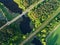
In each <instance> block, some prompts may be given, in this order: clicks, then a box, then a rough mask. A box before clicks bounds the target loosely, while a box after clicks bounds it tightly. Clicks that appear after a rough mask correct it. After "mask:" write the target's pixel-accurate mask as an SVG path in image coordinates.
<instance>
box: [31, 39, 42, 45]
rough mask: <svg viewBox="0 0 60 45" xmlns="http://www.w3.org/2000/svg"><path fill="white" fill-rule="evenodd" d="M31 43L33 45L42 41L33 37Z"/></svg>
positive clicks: (37, 44) (39, 44)
mask: <svg viewBox="0 0 60 45" xmlns="http://www.w3.org/2000/svg"><path fill="white" fill-rule="evenodd" d="M32 43H33V44H34V45H42V43H41V42H40V40H38V39H36V38H34V39H33V40H32Z"/></svg>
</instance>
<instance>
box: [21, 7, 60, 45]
mask: <svg viewBox="0 0 60 45" xmlns="http://www.w3.org/2000/svg"><path fill="white" fill-rule="evenodd" d="M59 12H60V7H59V8H58V9H57V10H56V11H54V13H53V14H52V15H51V17H49V18H48V19H47V20H46V21H45V22H44V23H43V24H42V25H41V26H40V27H39V28H38V29H36V31H35V32H33V33H32V34H30V35H29V37H27V39H26V40H24V41H23V42H22V43H20V45H24V44H25V43H26V42H28V41H29V40H30V39H31V38H33V37H34V36H35V35H36V34H37V33H38V32H39V31H41V30H42V29H43V28H44V27H45V26H46V25H47V24H48V23H49V22H50V21H51V20H52V19H53V18H54V17H55V16H57V14H58V13H59Z"/></svg>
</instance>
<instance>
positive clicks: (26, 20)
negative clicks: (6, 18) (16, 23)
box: [20, 16, 32, 34]
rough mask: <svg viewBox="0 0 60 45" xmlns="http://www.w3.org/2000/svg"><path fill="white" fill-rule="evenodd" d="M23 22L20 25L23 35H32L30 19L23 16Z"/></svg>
mask: <svg viewBox="0 0 60 45" xmlns="http://www.w3.org/2000/svg"><path fill="white" fill-rule="evenodd" d="M22 18H23V21H21V23H20V29H21V32H22V33H23V34H26V33H30V32H31V30H32V29H31V27H30V21H31V20H30V19H29V17H25V16H23V17H22Z"/></svg>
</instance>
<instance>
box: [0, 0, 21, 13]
mask: <svg viewBox="0 0 60 45" xmlns="http://www.w3.org/2000/svg"><path fill="white" fill-rule="evenodd" d="M0 2H1V3H3V4H4V5H5V6H6V7H7V8H8V9H9V10H10V11H11V12H14V13H20V14H21V13H22V9H21V8H19V7H18V4H17V3H15V2H14V1H13V0H0Z"/></svg>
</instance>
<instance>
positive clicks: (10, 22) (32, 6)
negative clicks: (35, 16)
mask: <svg viewBox="0 0 60 45" xmlns="http://www.w3.org/2000/svg"><path fill="white" fill-rule="evenodd" d="M43 1H44V0H40V1H39V2H37V3H34V4H32V5H31V6H30V7H28V8H27V9H26V10H25V11H24V12H23V13H22V14H20V15H19V16H17V17H15V18H14V19H12V20H11V21H9V22H7V23H6V24H5V25H3V26H2V27H0V30H2V29H3V28H4V27H6V26H8V25H10V24H12V23H14V22H15V21H16V20H18V19H19V18H21V17H22V16H23V15H25V14H26V13H27V12H29V11H30V10H32V9H33V8H34V7H35V6H37V5H38V4H40V3H41V2H43Z"/></svg>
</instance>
